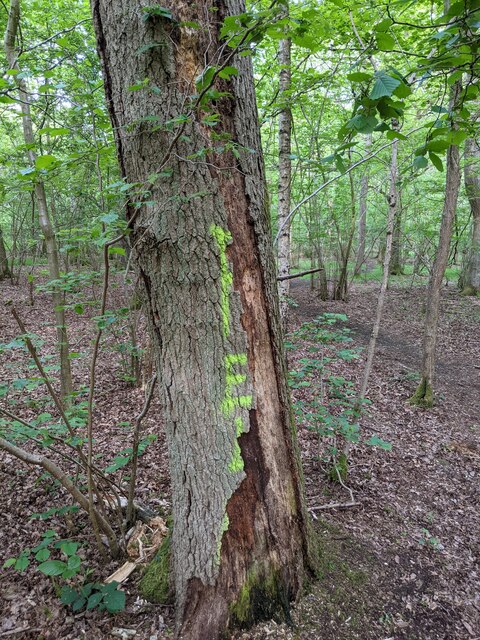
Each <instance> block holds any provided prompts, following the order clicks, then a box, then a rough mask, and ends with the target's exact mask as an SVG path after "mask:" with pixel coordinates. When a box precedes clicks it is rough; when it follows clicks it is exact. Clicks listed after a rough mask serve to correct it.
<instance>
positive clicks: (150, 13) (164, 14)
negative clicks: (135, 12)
mask: <svg viewBox="0 0 480 640" xmlns="http://www.w3.org/2000/svg"><path fill="white" fill-rule="evenodd" d="M142 11H143V12H144V13H145V15H144V16H143V19H144V20H145V22H147V21H148V20H151V19H152V18H153V17H154V16H158V17H159V18H163V19H164V20H173V15H172V12H171V11H170V9H165V7H161V6H160V5H159V4H155V5H152V6H151V7H143V8H142Z"/></svg>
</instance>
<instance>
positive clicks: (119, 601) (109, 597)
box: [103, 589, 125, 613]
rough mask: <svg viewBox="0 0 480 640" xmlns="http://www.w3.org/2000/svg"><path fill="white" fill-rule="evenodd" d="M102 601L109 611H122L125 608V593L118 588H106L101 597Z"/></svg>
mask: <svg viewBox="0 0 480 640" xmlns="http://www.w3.org/2000/svg"><path fill="white" fill-rule="evenodd" d="M103 602H104V604H105V608H106V609H107V611H108V612H109V613H118V612H119V611H123V610H124V609H125V593H124V592H123V591H118V589H115V591H113V590H108V591H107V592H106V593H105V595H104V597H103Z"/></svg>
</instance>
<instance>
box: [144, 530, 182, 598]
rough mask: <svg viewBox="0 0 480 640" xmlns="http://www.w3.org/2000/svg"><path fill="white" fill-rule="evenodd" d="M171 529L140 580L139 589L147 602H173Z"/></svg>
mask: <svg viewBox="0 0 480 640" xmlns="http://www.w3.org/2000/svg"><path fill="white" fill-rule="evenodd" d="M171 539H172V535H171V529H169V533H168V535H167V537H166V538H165V540H164V541H163V542H162V544H161V545H160V548H159V550H158V552H157V555H156V556H155V558H154V559H153V560H152V562H151V563H150V564H149V565H148V567H147V568H146V570H145V573H144V574H143V577H142V579H141V581H140V585H139V590H140V593H141V594H142V596H143V597H144V598H145V599H146V600H148V601H149V602H155V603H156V604H171V603H173V600H174V597H173V588H172V583H171V563H170V557H171Z"/></svg>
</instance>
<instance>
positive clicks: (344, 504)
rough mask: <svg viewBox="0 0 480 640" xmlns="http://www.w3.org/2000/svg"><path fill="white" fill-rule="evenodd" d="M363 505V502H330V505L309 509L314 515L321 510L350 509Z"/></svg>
mask: <svg viewBox="0 0 480 640" xmlns="http://www.w3.org/2000/svg"><path fill="white" fill-rule="evenodd" d="M361 504H362V503H361V502H355V501H352V502H330V503H329V504H322V505H320V506H318V507H309V509H308V510H309V511H310V513H312V514H313V513H314V512H315V511H320V510H321V509H348V508H349V507H358V506H360V505H361Z"/></svg>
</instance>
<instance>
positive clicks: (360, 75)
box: [347, 71, 373, 82]
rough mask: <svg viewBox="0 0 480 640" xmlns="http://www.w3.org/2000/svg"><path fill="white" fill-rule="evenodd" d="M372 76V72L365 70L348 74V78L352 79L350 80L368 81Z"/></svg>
mask: <svg viewBox="0 0 480 640" xmlns="http://www.w3.org/2000/svg"><path fill="white" fill-rule="evenodd" d="M372 77H373V76H372V74H371V73H365V72H363V71H354V72H353V73H349V74H348V75H347V79H348V80H350V82H366V81H367V80H371V79H372Z"/></svg>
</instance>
